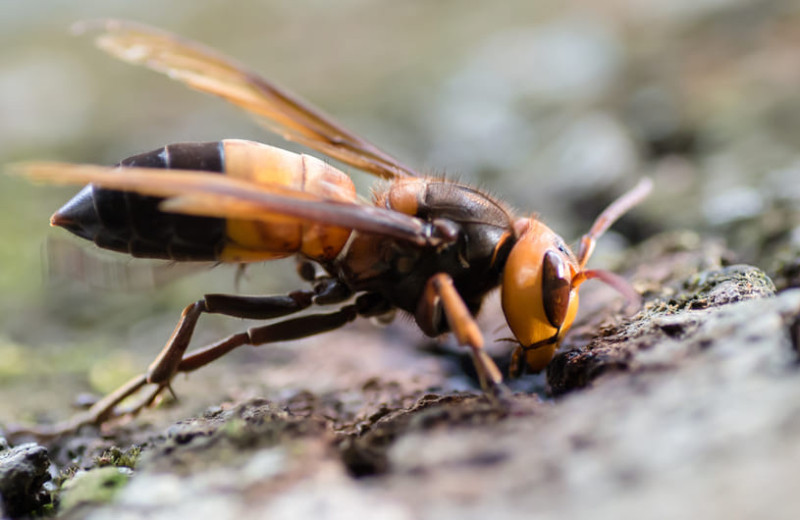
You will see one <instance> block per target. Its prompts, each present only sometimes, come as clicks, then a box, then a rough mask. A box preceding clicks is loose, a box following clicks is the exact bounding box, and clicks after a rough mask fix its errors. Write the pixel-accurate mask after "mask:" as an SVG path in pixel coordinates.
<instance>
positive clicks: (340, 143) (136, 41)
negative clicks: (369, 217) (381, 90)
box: [75, 20, 419, 179]
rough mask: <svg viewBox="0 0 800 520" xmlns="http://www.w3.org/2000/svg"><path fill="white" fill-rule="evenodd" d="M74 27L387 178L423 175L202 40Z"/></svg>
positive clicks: (107, 24)
mask: <svg viewBox="0 0 800 520" xmlns="http://www.w3.org/2000/svg"><path fill="white" fill-rule="evenodd" d="M75 30H76V31H77V32H84V31H86V30H98V31H100V34H99V35H98V36H97V38H96V42H97V45H98V46H99V47H100V48H101V49H103V50H105V51H106V52H108V53H109V54H111V55H113V56H115V57H117V58H119V59H121V60H123V61H127V62H129V63H133V64H138V65H144V66H146V67H148V68H150V69H152V70H155V71H158V72H161V73H163V74H166V75H167V76H169V77H170V78H172V79H175V80H178V81H181V82H183V83H185V84H186V85H188V86H189V87H191V88H193V89H196V90H199V91H201V92H206V93H209V94H214V95H216V96H219V97H221V98H223V99H225V100H227V101H229V102H230V103H233V104H234V105H237V106H239V107H241V108H243V109H244V110H246V111H248V112H250V113H251V114H253V115H255V116H256V117H257V118H258V120H259V121H260V122H262V123H263V124H264V125H265V126H266V127H268V128H269V129H270V130H272V131H274V132H276V133H277V134H279V135H281V136H283V137H284V138H285V139H287V140H290V141H295V142H298V143H301V144H303V145H305V146H308V147H310V148H313V149H315V150H317V151H320V152H322V153H324V154H326V155H328V156H329V157H332V158H334V159H337V160H340V161H342V162H344V163H346V164H349V165H351V166H354V167H356V168H358V169H361V170H364V171H366V172H369V173H372V174H375V175H377V176H379V177H382V178H384V179H394V178H399V177H409V176H411V177H418V176H419V174H418V173H417V172H415V171H414V170H412V169H410V168H408V167H407V166H405V165H403V164H402V163H400V162H399V161H397V160H396V159H394V158H393V157H392V156H390V155H389V154H387V153H385V152H383V151H382V150H380V149H378V148H377V147H376V146H375V145H373V144H371V143H369V142H368V141H366V140H364V139H362V138H361V137H359V136H357V135H356V134H354V133H352V132H350V131H348V130H346V129H344V128H342V127H341V126H340V125H339V124H338V123H336V122H334V121H333V120H331V119H330V118H329V117H328V116H326V115H325V114H323V113H322V112H321V111H319V110H318V109H316V108H314V107H312V106H311V105H309V104H308V103H306V102H305V101H303V100H301V99H299V98H297V97H296V96H294V95H293V94H291V93H289V92H287V91H286V90H283V89H281V88H280V87H278V86H277V85H275V84H274V83H272V82H270V81H267V80H265V79H264V78H262V77H260V76H259V75H257V74H255V73H254V72H251V71H249V70H247V69H246V68H245V67H243V66H241V65H239V64H238V63H236V62H235V61H234V60H233V59H231V58H228V57H226V56H224V55H222V54H220V53H218V52H216V51H214V50H212V49H209V48H207V47H205V46H203V45H201V44H199V43H196V42H193V41H190V40H187V39H184V38H181V37H179V36H177V35H175V34H171V33H169V32H165V31H161V30H159V29H155V28H152V27H149V26H146V25H142V24H138V23H134V22H125V21H120V20H101V21H90V22H83V23H80V24H78V25H76V27H75Z"/></svg>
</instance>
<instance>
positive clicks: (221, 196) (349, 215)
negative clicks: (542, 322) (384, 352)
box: [10, 162, 438, 245]
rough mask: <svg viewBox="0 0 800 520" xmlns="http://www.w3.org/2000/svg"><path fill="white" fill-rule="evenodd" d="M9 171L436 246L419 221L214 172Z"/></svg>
mask: <svg viewBox="0 0 800 520" xmlns="http://www.w3.org/2000/svg"><path fill="white" fill-rule="evenodd" d="M10 171H11V173H17V174H20V175H24V176H27V177H29V178H31V179H33V180H39V181H46V182H51V183H57V184H89V183H91V184H94V185H97V186H101V187H103V188H108V189H113V190H122V191H133V192H137V193H141V194H143V195H151V196H155V197H163V198H165V199H166V200H165V201H164V202H163V203H162V209H163V210H165V211H170V212H175V213H184V214H189V215H203V216H209V217H221V218H237V219H252V220H268V221H275V220H281V219H286V218H287V217H288V218H292V219H298V220H306V221H313V222H320V223H325V224H330V225H331V226H336V227H343V228H349V229H354V230H358V231H363V232H366V233H375V234H382V235H385V236H387V237H392V238H396V239H400V240H406V241H409V242H413V243H416V244H419V245H437V244H438V239H437V238H436V237H432V236H431V235H430V232H431V231H430V226H429V225H428V224H427V223H426V222H425V221H423V220H422V219H419V218H416V217H412V216H410V215H406V214H404V213H399V212H397V211H392V210H389V209H384V208H379V207H376V206H369V205H366V204H358V203H352V202H342V201H335V200H329V199H324V198H322V197H319V196H317V195H313V194H310V193H306V192H303V191H298V190H293V189H290V188H286V187H284V186H280V185H270V184H256V183H253V182H248V181H245V180H241V179H236V178H232V177H227V176H224V175H218V174H215V173H209V172H203V171H193V170H162V169H154V168H131V167H124V168H114V167H105V166H95V165H88V164H70V163H60V162H29V163H19V164H16V165H11V166H10Z"/></svg>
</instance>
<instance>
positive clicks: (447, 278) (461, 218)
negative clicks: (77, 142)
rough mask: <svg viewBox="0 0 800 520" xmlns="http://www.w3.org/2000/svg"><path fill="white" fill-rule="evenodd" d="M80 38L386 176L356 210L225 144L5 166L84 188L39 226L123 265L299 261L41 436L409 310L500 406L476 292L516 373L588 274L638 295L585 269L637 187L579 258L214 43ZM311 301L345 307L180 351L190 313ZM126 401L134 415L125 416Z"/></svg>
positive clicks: (279, 308) (338, 183) (346, 194)
mask: <svg viewBox="0 0 800 520" xmlns="http://www.w3.org/2000/svg"><path fill="white" fill-rule="evenodd" d="M86 28H91V29H93V30H99V36H98V37H97V40H96V41H97V44H98V46H99V47H100V48H102V49H103V50H105V51H107V52H109V53H110V54H112V55H114V56H116V57H117V58H119V59H122V60H124V61H128V62H131V63H135V64H141V65H144V66H146V67H148V68H150V69H153V70H155V71H158V72H161V73H163V74H166V75H168V76H169V77H171V78H172V79H176V80H178V81H181V82H183V83H185V84H186V85H187V86H189V87H191V88H193V89H196V90H199V91H202V92H207V93H210V94H214V95H216V96H219V97H221V98H223V99H225V100H227V101H228V102H230V103H233V104H234V105H236V106H239V107H241V108H243V109H244V110H245V111H247V112H249V113H250V114H252V115H255V116H256V117H257V118H258V119H259V120H260V121H261V122H262V123H264V124H265V125H266V126H267V127H268V128H270V129H271V130H273V131H275V132H276V133H278V134H280V135H281V136H283V137H284V138H285V139H287V140H290V141H295V142H298V143H301V144H303V145H306V146H308V147H310V148H312V149H314V150H317V151H318V152H322V153H324V154H325V155H327V156H328V157H331V158H333V159H336V160H338V161H341V162H342V163H344V164H347V165H350V166H353V167H355V168H358V169H360V170H363V171H366V172H368V173H371V174H373V175H376V176H378V177H380V178H382V179H385V180H386V181H388V182H386V183H385V184H384V185H383V186H381V187H379V188H377V189H376V190H375V192H374V195H373V200H372V204H368V203H365V202H362V201H361V200H359V199H358V198H357V195H356V191H355V187H354V185H353V182H352V181H351V179H350V178H349V177H348V176H347V175H346V174H345V173H343V172H341V171H340V170H338V169H336V168H334V167H332V166H331V165H329V164H327V163H325V162H323V161H321V160H319V159H316V158H314V157H311V156H309V155H301V154H296V153H292V152H289V151H286V150H283V149H280V148H276V147H273V146H268V145H265V144H261V143H256V142H251V141H243V140H235V139H227V140H223V141H219V142H211V143H181V144H172V145H168V146H165V147H163V148H160V149H157V150H153V151H151V152H147V153H142V154H139V155H134V156H133V157H129V158H127V159H125V160H123V161H121V162H120V163H119V165H118V166H117V167H102V166H93V165H83V164H65V163H46V162H33V163H25V164H20V165H17V170H18V171H20V172H21V173H23V174H24V175H27V176H29V177H31V178H33V179H35V180H44V181H48V182H54V183H74V184H84V183H86V184H88V185H87V186H86V187H85V188H83V190H82V191H81V192H80V193H79V194H78V195H76V196H75V197H74V198H73V199H72V200H71V201H69V202H68V203H67V204H66V205H65V206H64V207H62V208H61V209H60V210H58V211H57V212H56V213H55V214H54V215H53V216H52V218H51V221H50V222H51V224H52V225H54V226H60V227H63V228H65V229H67V230H68V231H70V232H71V233H73V234H75V235H77V236H79V237H81V238H85V239H88V240H91V241H93V242H94V243H95V244H96V245H97V246H99V247H101V248H105V249H110V250H113V251H120V252H123V253H128V254H130V255H133V256H135V257H145V258H166V259H171V260H175V261H208V260H213V261H218V262H230V263H247V262H260V261H266V260H271V259H275V258H282V257H287V256H291V255H296V256H297V258H298V259H299V263H298V266H299V269H298V271H299V273H300V275H301V277H303V278H304V279H305V280H307V281H308V282H311V284H312V287H311V288H310V289H303V290H297V291H293V292H290V293H289V294H286V295H279V296H266V297H253V296H231V295H224V294H208V295H205V296H204V297H203V298H201V299H200V300H198V301H196V302H194V303H192V304H190V305H189V306H187V307H186V308H185V309H184V311H183V314H182V316H181V318H180V321H179V322H178V324H177V326H176V328H175V331H174V332H173V333H172V336H171V337H170V338H169V340H168V341H167V342H166V345H165V346H164V348H163V350H162V351H161V353H160V354H159V355H158V357H157V358H156V360H155V361H154V362H153V363H152V364H151V365H150V367H149V368H148V369H147V371H146V372H145V373H144V374H142V375H140V376H137V377H135V378H134V379H132V380H131V381H129V382H128V383H126V384H125V385H123V386H122V387H120V388H119V389H118V390H116V391H115V392H113V393H111V394H110V395H108V396H106V397H105V398H103V399H102V400H100V401H99V402H97V403H96V404H95V405H94V406H92V407H91V408H90V409H89V410H88V411H87V412H85V413H84V414H82V415H79V416H77V417H75V418H73V419H72V420H71V421H69V422H67V423H64V424H61V425H57V426H56V427H54V428H53V429H51V430H49V431H50V432H52V433H59V432H62V431H67V430H70V429H74V428H77V427H79V426H81V425H83V424H90V423H94V424H100V423H103V422H104V421H107V420H108V419H110V418H112V417H116V416H119V415H121V414H124V413H133V412H137V411H139V410H140V409H141V408H143V407H145V406H147V405H149V404H150V403H152V402H153V401H154V400H155V399H156V397H157V396H158V395H159V394H161V392H163V391H164V390H165V389H166V390H171V389H170V382H171V381H172V379H173V377H174V376H175V374H177V373H179V372H190V371H192V370H196V369H198V368H200V367H202V366H204V365H206V364H208V363H210V362H212V361H214V360H215V359H217V358H219V357H221V356H223V355H224V354H226V353H228V352H230V351H231V350H234V349H235V348H237V347H240V346H242V345H262V344H266V343H272V342H277V341H288V340H293V339H298V338H302V337H306V336H311V335H314V334H319V333H321V332H326V331H330V330H334V329H337V328H339V327H342V326H343V325H345V324H346V323H348V322H350V321H352V320H354V319H355V318H357V317H371V316H382V315H385V314H387V313H389V312H391V311H393V310H394V309H400V310H402V311H405V312H407V313H409V314H410V315H411V316H413V317H414V319H415V321H416V323H417V325H419V327H420V329H422V331H423V332H424V333H425V334H427V335H428V336H431V337H435V336H439V335H441V334H443V333H445V332H448V331H451V332H452V333H453V334H454V335H455V338H456V339H457V341H458V343H459V344H461V345H463V346H466V347H468V348H469V349H470V352H471V354H472V358H473V361H474V364H475V368H476V371H477V374H478V376H479V378H480V382H481V385H482V387H483V389H484V391H485V392H486V393H487V395H489V396H495V397H497V396H499V395H502V392H504V386H503V376H502V375H501V373H500V370H499V369H498V368H497V366H496V365H495V363H494V362H493V361H492V359H491V358H490V357H489V356H488V355H487V354H486V352H485V351H484V348H483V347H484V340H483V336H482V334H481V332H480V330H479V328H478V326H477V325H476V322H475V319H474V316H475V315H476V314H477V312H478V311H479V309H480V307H481V303H482V301H483V299H484V297H485V296H486V295H487V293H489V292H490V291H492V290H493V289H495V288H497V287H498V286H500V287H501V288H502V307H503V311H504V313H505V317H506V321H507V322H508V325H509V327H510V328H511V331H512V332H513V334H514V336H515V338H516V341H517V343H518V344H517V346H516V348H515V349H514V352H513V355H512V362H511V373H512V375H516V374H517V373H519V372H521V371H522V370H523V369H528V370H532V371H538V370H541V369H542V368H543V367H545V366H546V365H547V363H548V362H549V361H550V359H551V358H552V357H553V355H554V352H555V351H556V349H557V348H558V345H559V343H560V341H561V340H562V338H563V337H564V334H565V333H566V332H567V330H569V328H570V326H571V325H572V322H573V320H574V318H575V314H576V312H577V309H578V288H579V287H580V285H581V284H582V283H583V282H585V281H586V280H588V279H591V278H598V279H600V280H602V281H604V282H606V283H608V284H610V285H611V286H613V287H615V288H616V289H618V290H619V291H620V292H621V293H622V294H623V295H624V296H626V297H627V298H628V299H629V300H636V299H637V297H638V296H637V295H636V293H635V292H634V291H633V289H632V288H631V287H630V286H629V285H628V284H627V282H625V281H624V280H623V279H622V278H621V277H619V276H617V275H615V274H613V273H610V272H607V271H602V270H594V269H586V262H587V261H588V260H589V257H590V256H591V254H592V251H593V249H594V245H595V242H596V240H597V239H598V238H599V237H600V236H601V235H602V234H603V232H604V231H605V230H606V229H607V228H608V227H609V226H610V225H611V224H612V223H613V222H614V221H615V220H616V219H618V218H619V217H620V216H621V215H622V214H624V213H625V212H627V211H628V210H629V209H631V207H633V206H634V205H636V204H637V203H639V202H640V201H641V200H642V199H643V198H644V197H645V196H646V195H647V194H648V192H649V191H650V189H651V183H650V181H649V180H647V179H645V180H643V181H642V182H640V183H639V184H638V185H637V186H636V187H634V188H633V189H632V190H630V191H629V192H627V193H626V194H624V195H623V196H621V197H620V198H619V199H617V200H616V201H615V202H614V203H612V204H611V205H610V206H609V207H608V208H607V209H606V210H605V211H603V212H602V213H601V214H600V216H599V217H597V220H596V221H595V223H594V225H593V226H592V227H591V229H590V230H589V232H588V233H587V234H586V235H584V237H583V238H582V239H581V241H580V245H579V249H578V254H577V255H575V254H574V253H573V252H572V251H571V250H570V249H569V248H568V247H567V245H566V243H565V242H564V240H563V239H562V238H561V237H559V236H558V235H557V234H555V233H554V232H553V231H552V230H550V228H548V227H547V226H546V225H545V224H544V223H542V222H541V221H540V220H538V219H537V218H534V217H523V218H517V217H515V216H514V214H513V213H512V212H511V210H510V209H509V208H508V207H506V205H505V204H504V203H503V202H502V201H499V200H497V199H495V198H493V197H490V196H489V195H487V194H485V193H483V192H481V191H479V190H477V189H476V188H473V187H471V186H468V185H465V184H461V183H458V182H454V181H451V180H447V179H444V178H438V177H428V176H425V175H421V174H419V173H417V172H416V171H415V170H413V169H411V168H409V167H407V166H405V165H403V164H402V163H400V162H399V161H397V160H396V159H394V158H393V157H391V156H390V155H388V154H387V153H385V152H383V151H382V150H380V149H378V148H377V147H375V146H374V145H373V144H371V143H370V142H368V141H366V140H364V139H363V138H361V137H359V136H357V135H355V134H353V133H352V132H350V131H348V130H345V129H344V128H342V127H341V126H340V125H339V124H337V123H336V122H334V121H332V120H331V119H330V118H329V117H328V116H326V115H324V114H323V113H322V112H320V111H319V110H317V109H316V108H314V107H312V106H310V105H309V104H307V103H306V102H304V101H301V100H300V99H299V98H297V97H295V96H294V95H292V94H290V93H289V92H287V91H285V90H283V89H281V88H279V87H278V86H276V85H275V84H274V83H272V82H270V81H267V80H265V79H263V78H261V77H260V76H258V75H257V74H255V73H253V72H251V71H250V70H248V69H246V68H245V67H243V66H241V65H239V64H237V63H236V62H235V61H233V60H232V59H230V58H228V57H225V56H223V55H221V54H218V53H217V52H215V51H213V50H211V49H208V48H206V47H204V46H202V45H200V44H197V43H195V42H192V41H188V40H185V39H183V38H181V37H179V36H176V35H174V34H170V33H168V32H163V31H160V30H157V29H153V28H150V27H147V26H143V25H139V24H135V23H131V22H122V21H114V20H112V21H103V22H92V23H89V24H86V25H84V26H83V29H86ZM320 273H324V274H320ZM315 304H316V305H329V304H339V305H341V306H340V307H339V309H338V310H335V311H333V312H328V313H313V314H306V315H302V316H300V317H295V318H291V319H285V320H283V321H276V322H273V323H271V324H268V325H265V326H260V327H253V328H250V329H248V330H246V331H244V332H240V333H238V334H233V335H231V336H229V337H227V338H225V339H222V340H220V341H217V342H216V343H213V344H211V345H208V346H206V347H204V348H201V349H198V350H195V351H192V352H189V353H187V352H186V351H187V348H188V347H189V343H190V340H191V337H192V333H193V331H194V329H195V325H196V324H197V320H198V318H199V317H200V316H201V315H202V314H204V313H217V314H224V315H227V316H234V317H240V318H251V319H276V318H282V317H285V316H288V315H291V314H294V313H297V312H299V311H301V310H304V309H306V308H308V307H310V306H312V305H315ZM134 395H136V396H137V397H138V399H136V400H135V403H134V404H133V405H130V406H128V407H123V406H122V402H123V401H124V400H126V399H128V398H129V397H132V396H134Z"/></svg>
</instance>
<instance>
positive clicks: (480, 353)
mask: <svg viewBox="0 0 800 520" xmlns="http://www.w3.org/2000/svg"><path fill="white" fill-rule="evenodd" d="M442 313H444V317H445V319H446V320H447V324H448V325H449V326H450V330H451V331H453V334H455V337H456V339H457V340H458V343H459V344H460V345H464V346H467V347H469V348H470V350H471V353H472V361H473V363H475V370H476V371H477V373H478V379H479V380H480V383H481V388H483V390H484V392H486V394H487V395H489V396H491V397H494V398H496V397H499V396H502V395H503V394H505V393H507V391H508V390H507V389H506V387H505V385H503V375H502V374H501V373H500V369H499V368H497V365H496V364H495V362H494V361H493V360H492V358H491V357H489V355H488V354H487V353H486V350H484V341H483V334H481V331H480V329H479V328H478V324H477V323H476V322H475V318H474V317H473V316H472V314H471V313H470V312H469V309H468V308H467V305H466V304H465V303H464V300H463V299H462V298H461V295H459V294H458V291H457V290H456V288H455V286H454V285H453V279H452V278H451V277H450V275H448V274H446V273H438V274H435V275H433V276H431V277H430V279H429V280H428V282H427V284H426V285H425V291H424V292H423V294H422V297H421V298H420V302H419V305H418V306H417V312H416V316H415V317H416V320H417V323H418V324H419V326H420V328H422V330H423V331H424V332H425V333H426V334H429V335H432V336H433V335H436V334H438V333H439V331H440V330H439V329H440V326H439V323H440V321H441V317H442Z"/></svg>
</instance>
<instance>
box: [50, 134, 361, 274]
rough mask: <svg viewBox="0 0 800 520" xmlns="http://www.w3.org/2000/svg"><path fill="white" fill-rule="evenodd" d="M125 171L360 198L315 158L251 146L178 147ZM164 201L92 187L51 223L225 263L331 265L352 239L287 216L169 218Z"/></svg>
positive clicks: (108, 244)
mask: <svg viewBox="0 0 800 520" xmlns="http://www.w3.org/2000/svg"><path fill="white" fill-rule="evenodd" d="M120 165H121V166H138V167H147V168H161V169H183V170H203V171H208V172H215V173H220V174H223V175H230V176H233V177H237V178H240V179H247V180H251V181H253V182H254V183H257V184H278V185H280V186H284V187H287V188H291V189H295V190H299V191H304V192H307V193H312V194H317V195H321V196H323V197H325V198H328V199H334V200H342V201H349V202H353V201H355V199H356V193H355V187H354V186H353V183H352V181H351V180H350V178H349V177H348V176H347V175H345V174H344V173H342V172H340V171H339V170H337V169H335V168H332V167H330V166H328V165H327V164H325V163H324V162H322V161H320V160H318V159H315V158H313V157H310V156H306V155H299V154H295V153H292V152H288V151H286V150H282V149H279V148H275V147H271V146H267V145H264V144H260V143H255V142H250V141H241V140H225V141H219V142H213V143H182V144H173V145H169V146H165V147H164V148H161V149H158V150H153V151H151V152H147V153H143V154H139V155H135V156H133V157H129V158H128V159H125V160H124V161H122V162H121V163H120ZM120 175H124V170H123V171H122V172H121V173H120ZM162 200H163V199H160V198H157V197H149V196H144V195H139V194H137V193H133V192H121V191H116V190H108V189H103V188H97V187H94V186H92V185H89V186H86V187H85V188H84V189H83V190H81V192H80V193H79V194H78V195H76V196H75V197H74V198H73V199H72V200H70V201H69V202H68V203H67V204H66V205H64V207H62V208H61V209H60V210H59V211H58V212H56V214H55V215H53V218H52V223H53V224H54V225H58V226H62V227H64V228H66V229H68V230H69V231H71V232H72V233H74V234H76V235H78V236H80V237H82V238H85V239H88V240H92V241H93V242H95V243H96V244H97V245H98V246H99V247H102V248H105V249H111V250H113V251H120V252H123V253H129V254H131V255H133V256H136V257H144V258H165V259H172V260H200V261H208V260H216V261H223V262H251V261H260V260H270V259H274V258H280V257H284V256H289V255H291V254H294V253H302V254H305V255H307V256H309V257H311V258H314V259H318V260H323V261H324V260H332V259H333V258H335V257H336V255H338V254H339V252H340V251H341V249H342V248H343V247H344V244H345V243H346V242H347V238H348V236H349V234H350V232H349V231H348V230H345V229H341V228H336V227H331V226H326V225H322V224H316V223H308V222H302V221H298V220H292V219H288V218H286V217H277V216H274V217H273V221H269V220H263V221H261V220H259V221H244V220H233V219H221V218H210V217H196V216H188V215H181V214H177V213H165V212H163V211H161V210H160V209H159V205H160V203H161V201H162Z"/></svg>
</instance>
